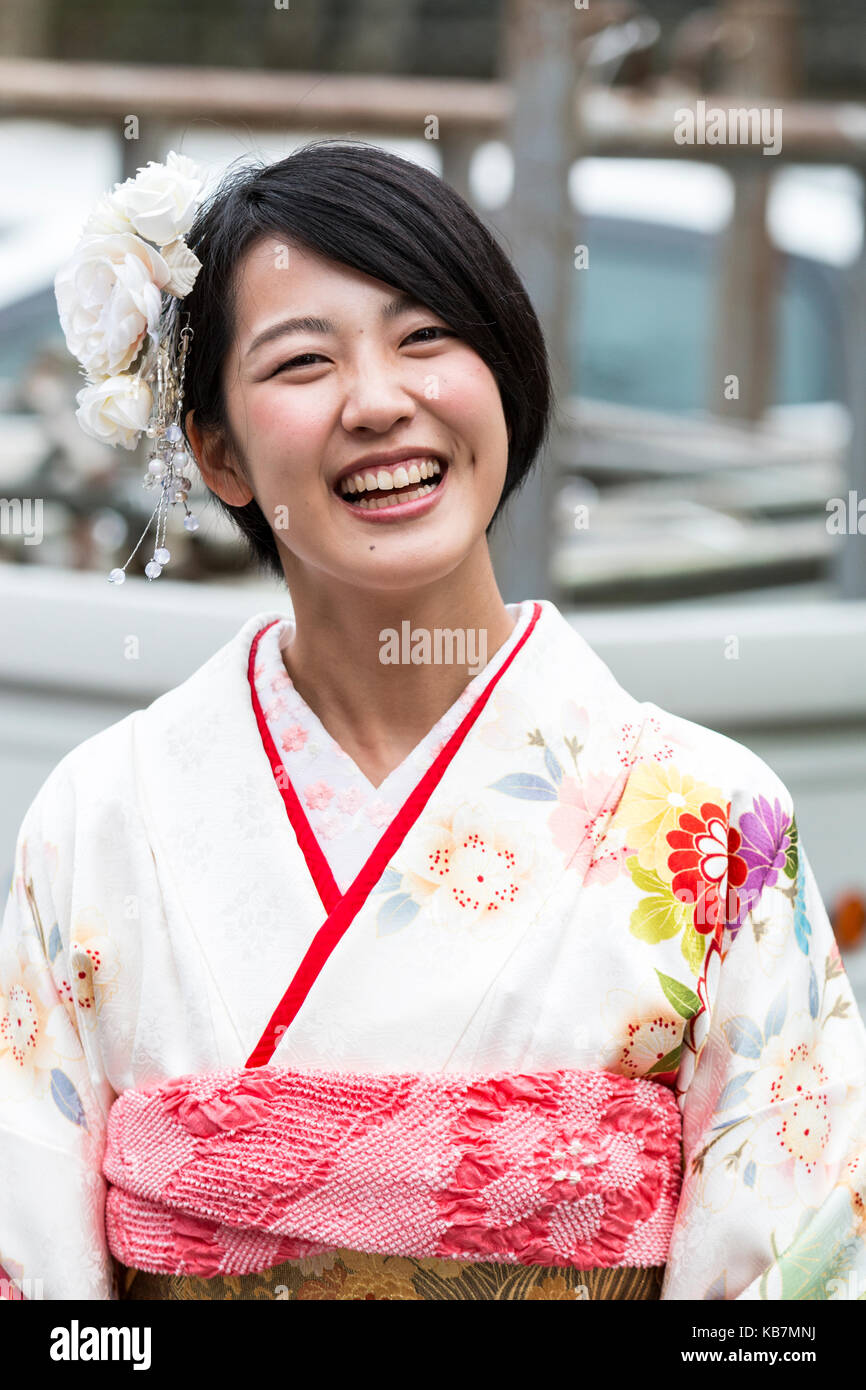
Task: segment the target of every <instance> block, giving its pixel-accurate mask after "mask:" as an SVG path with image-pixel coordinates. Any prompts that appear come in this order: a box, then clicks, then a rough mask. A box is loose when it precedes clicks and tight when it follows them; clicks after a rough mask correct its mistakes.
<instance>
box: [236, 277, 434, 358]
mask: <svg viewBox="0 0 866 1390" xmlns="http://www.w3.org/2000/svg"><path fill="white" fill-rule="evenodd" d="M414 309H421V310H425V311H427V306H426V304H422V303H421V301H420V300H418V299H416V298H415V297H414V295H411V294H406V293H405V292H403V291H401V293H400V294H398V295H395V297H394V298H393V299H389V300H388V303H387V304H385V305H383V307H382V319H383V321H384V322H386V323H387V322H388V321H389V320H390V319H396V318H399V316H400V315H401V314H406V313H409V312H410V310H414ZM427 312H429V311H427ZM336 332H337V325H336V324H335V323H334V322H333V321H332V320H331V319H319V318H313V317H311V316H309V315H307V316H305V317H303V318H297V319H284V320H283V321H282V322H281V323H273V324H271V326H270V328H265V329H264V330H263V331H262V332H261V333H257V334H256V336H255V338H253V341H252V342H251V343H250V345H249V347H248V348H247V354H246V355H247V357H249V356H250V355H251V353H253V352H255V351H256V350H257V349H258V348H260V347H264V345H265V343H271V342H273V340H274V339H275V338H283V337H286V336H287V335H288V334H289V333H336Z"/></svg>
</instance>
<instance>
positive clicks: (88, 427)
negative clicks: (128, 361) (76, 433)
mask: <svg viewBox="0 0 866 1390" xmlns="http://www.w3.org/2000/svg"><path fill="white" fill-rule="evenodd" d="M76 400H77V401H78V409H77V410H76V412H75V414H76V417H77V419H78V423H79V424H80V426H81V428H82V429H83V430H84V432H85V434H89V435H91V436H92V437H93V438H94V439H98V440H100V441H101V442H102V443H103V444H121V445H122V446H123V448H124V449H134V448H135V446H136V444H137V443H138V439H139V435H140V434H141V431H142V430H143V429H146V428H147V422H148V420H149V419H150V412H151V410H152V408H153V396H152V394H151V390H150V387H149V386H148V384H147V382H146V381H140V380H139V378H138V377H135V376H110V377H107V378H106V380H105V381H99V382H96V383H94V384H92V385H90V386H85V387H84V390H83V391H79V392H78V395H77V396H76Z"/></svg>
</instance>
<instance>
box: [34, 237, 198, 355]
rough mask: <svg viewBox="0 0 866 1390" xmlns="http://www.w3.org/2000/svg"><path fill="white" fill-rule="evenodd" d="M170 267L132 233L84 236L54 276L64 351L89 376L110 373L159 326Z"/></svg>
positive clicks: (157, 253)
mask: <svg viewBox="0 0 866 1390" xmlns="http://www.w3.org/2000/svg"><path fill="white" fill-rule="evenodd" d="M170 278H171V272H170V270H169V268H168V266H167V265H166V263H165V261H164V260H163V258H162V256H161V255H160V254H159V252H158V251H156V250H154V248H153V247H152V246H148V245H147V243H146V242H144V241H142V240H141V238H140V237H137V236H133V235H132V234H131V233H126V234H124V233H118V234H117V235H115V236H99V235H91V236H86V237H84V238H83V239H82V240H81V241H80V242H79V243H78V246H77V247H76V249H75V251H74V252H73V254H72V256H71V258H70V259H69V260H68V261H67V262H66V264H65V265H63V266H61V268H60V270H59V271H58V272H57V275H56V277H55V280H54V293H55V295H56V298H57V307H58V309H59V311H60V324H61V327H62V329H63V332H64V333H65V335H66V343H67V346H68V348H69V351H70V352H71V353H72V354H73V356H74V357H77V358H78V360H79V362H80V363H81V365H82V366H83V367H84V369H85V371H86V372H87V374H88V375H89V376H94V377H100V376H115V375H117V374H118V373H119V372H123V371H125V370H126V368H127V367H128V366H129V365H130V363H132V362H133V361H134V360H135V357H136V355H137V353H138V350H139V348H140V347H141V344H142V342H143V340H144V337H145V334H146V333H151V334H155V333H156V331H157V328H158V325H159V311H160V306H161V302H162V300H161V294H160V291H161V290H162V289H164V288H165V286H166V285H167V284H168V282H169V280H170Z"/></svg>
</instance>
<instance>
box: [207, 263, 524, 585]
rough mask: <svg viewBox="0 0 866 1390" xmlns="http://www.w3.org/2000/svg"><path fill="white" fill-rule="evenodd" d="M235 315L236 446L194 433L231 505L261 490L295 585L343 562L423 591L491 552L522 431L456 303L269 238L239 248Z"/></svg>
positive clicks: (363, 581) (229, 365) (331, 573)
mask: <svg viewBox="0 0 866 1390" xmlns="http://www.w3.org/2000/svg"><path fill="white" fill-rule="evenodd" d="M234 329H235V333H234V341H233V344H232V347H231V349H230V351H229V353H228V355H227V360H226V362H225V366H224V372H223V389H224V392H225V404H226V416H227V419H228V423H229V429H230V433H231V436H232V439H233V441H234V445H235V449H234V450H233V449H232V447H231V443H230V442H227V441H225V440H223V439H221V438H218V437H217V436H215V435H214V436H211V435H208V436H202V434H201V433H200V432H199V431H198V430H197V428H196V426H195V422H194V420H193V419H191V420H190V421H189V422H188V433H189V437H190V439H191V442H192V444H193V448H194V449H195V452H196V456H197V458H198V460H199V464H200V468H201V472H202V475H203V476H204V478H205V481H206V482H207V483H208V486H209V487H211V488H212V489H213V491H214V492H216V493H217V494H218V495H219V496H220V497H222V499H223V500H224V501H225V502H227V503H229V504H230V505H232V506H243V505H245V504H246V503H247V502H249V501H250V500H251V499H252V498H253V497H255V500H256V501H257V502H258V504H259V506H260V508H261V510H262V512H263V514H264V516H265V517H266V519H267V521H268V523H269V525H270V526H271V528H272V530H273V532H274V536H275V539H276V542H277V545H278V548H279V551H280V556H281V559H282V562H283V567H284V570H285V573H286V579H287V582H288V583H289V586H290V588H292V586H293V584H299V585H300V584H302V583H303V582H304V581H305V580H307V581H311V580H315V581H316V582H317V583H321V582H323V581H324V579H325V577H326V576H328V577H330V579H332V580H334V581H336V582H337V583H338V584H345V585H348V586H351V588H352V589H355V590H356V589H358V588H359V587H360V588H366V589H371V590H379V591H392V592H397V591H408V590H412V589H416V588H420V587H422V586H425V585H428V584H431V583H433V582H435V581H437V580H440V579H442V578H443V577H444V576H445V575H448V574H452V573H453V572H454V571H455V570H456V569H457V568H458V567H459V566H460V565H461V564H463V563H464V562H466V561H467V560H471V558H472V557H473V556H476V557H477V552H478V549H479V547H481V548H483V550H484V552H485V553H486V546H487V541H486V536H485V531H486V528H487V526H488V524H489V522H490V520H491V518H492V516H493V514H494V512H495V510H496V507H497V504H498V502H499V498H500V495H501V493H502V489H503V486H504V483H505V473H506V464H507V457H508V432H507V428H506V422H505V416H504V413H503V409H502V401H501V398H500V394H499V389H498V386H497V384H496V380H495V378H494V376H493V374H492V373H491V371H490V369H489V368H488V367H487V365H486V363H485V362H484V361H483V360H482V359H481V358H480V357H479V356H478V354H477V353H476V352H475V351H474V350H473V349H472V348H470V347H469V346H468V344H466V343H465V342H463V341H462V340H461V339H460V338H458V337H457V336H456V334H455V333H454V332H452V330H451V329H450V327H449V325H448V324H447V323H445V321H444V320H443V319H441V318H439V317H438V316H437V315H436V314H435V313H433V312H431V311H430V310H428V309H426V308H425V307H424V306H423V305H421V304H418V303H416V302H414V301H413V300H412V299H411V298H410V297H409V296H407V295H405V294H404V293H402V292H399V291H395V290H394V289H393V288H392V287H391V286H389V285H386V284H384V283H383V282H382V281H380V280H375V279H372V278H371V277H370V276H367V275H364V274H362V273H361V272H359V271H355V270H352V269H350V268H349V267H348V266H345V265H343V264H341V263H338V262H335V261H331V260H328V259H327V258H325V257H323V256H320V255H319V254H318V253H316V252H313V251H311V250H308V249H307V248H304V247H298V246H295V245H291V246H288V247H287V246H285V245H278V244H277V243H276V241H275V239H273V238H267V239H263V240H262V241H259V242H257V243H256V244H255V245H254V246H253V247H252V248H251V249H250V251H249V252H248V253H247V255H246V256H245V258H244V260H243V261H242V262H241V264H240V267H239V271H238V276H237V281H236V296H235V313H234ZM238 454H239V455H240V457H238ZM395 498H406V499H407V500H405V501H403V500H401V501H395V500H394V499H395ZM470 568H471V566H470Z"/></svg>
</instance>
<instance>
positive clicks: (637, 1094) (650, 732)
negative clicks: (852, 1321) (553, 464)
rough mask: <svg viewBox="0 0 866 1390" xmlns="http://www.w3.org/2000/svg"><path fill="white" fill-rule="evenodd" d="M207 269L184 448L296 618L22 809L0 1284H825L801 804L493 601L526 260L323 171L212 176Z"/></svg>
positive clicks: (465, 221)
mask: <svg viewBox="0 0 866 1390" xmlns="http://www.w3.org/2000/svg"><path fill="white" fill-rule="evenodd" d="M189 244H190V246H191V248H192V250H193V251H194V252H195V254H196V256H197V257H198V258H199V260H200V262H201V269H200V270H199V272H198V276H197V279H196V280H195V284H194V288H193V289H192V290H191V291H190V292H189V293H188V294H186V296H185V297H184V299H183V310H184V313H186V314H188V316H189V324H190V326H191V328H192V339H191V347H190V350H189V353H188V357H187V361H186V379H185V406H184V411H185V416H184V419H185V431H186V436H187V439H188V442H189V446H190V448H191V449H192V451H193V453H194V455H195V458H196V462H197V464H198V466H199V469H200V471H201V474H202V476H203V477H204V479H205V481H206V483H207V485H208V487H209V488H210V489H211V491H212V493H213V494H214V495H215V496H216V497H217V498H218V499H219V501H220V503H221V504H222V505H223V506H224V507H226V508H227V509H228V511H229V512H230V514H231V515H232V517H233V518H234V519H235V520H236V522H237V524H238V526H239V527H240V528H241V530H242V532H243V533H244V535H245V536H246V537H247V539H248V541H249V544H250V546H251V548H252V551H253V552H254V554H255V555H256V557H257V558H258V559H259V560H260V561H261V562H262V563H263V564H264V565H266V566H268V567H269V568H270V569H271V570H272V571H273V572H275V573H276V574H279V575H283V576H284V577H285V581H286V584H287V587H288V590H289V593H290V596H291V607H292V612H293V616H292V618H288V617H286V616H285V614H284V613H281V612H277V611H275V612H266V613H257V614H255V615H254V616H252V617H251V618H250V619H249V621H248V622H247V623H246V624H245V625H244V626H243V627H242V629H241V631H240V632H239V633H238V634H237V636H236V637H234V638H233V639H232V640H231V641H230V642H229V643H228V644H227V645H226V646H225V647H223V648H222V649H221V650H220V651H218V652H217V653H216V654H215V655H214V656H213V657H212V658H211V659H210V660H209V661H208V662H206V664H205V665H204V666H203V667H201V669H200V670H198V671H197V672H196V673H195V674H194V675H193V676H191V677H190V679H189V680H187V681H185V682H184V683H183V684H182V685H181V686H179V687H178V688H177V689H174V690H172V691H169V692H168V693H167V694H166V695H164V696H163V697H162V698H160V699H158V700H156V701H155V702H154V703H153V704H152V705H151V706H150V707H149V708H148V709H145V710H142V711H138V712H137V713H135V714H133V715H131V716H129V717H128V718H126V719H123V720H121V721H120V722H119V723H117V724H115V725H113V726H112V727H111V728H109V729H106V730H105V731H104V732H102V733H100V734H98V735H97V736H96V737H94V738H91V739H89V740H88V741H87V742H86V743H84V744H82V745H81V746H80V747H78V748H76V749H75V750H74V751H73V752H72V753H70V754H69V755H68V756H67V757H65V758H64V759H63V761H62V762H61V763H60V764H59V765H58V767H57V768H56V769H55V770H54V772H53V773H52V774H51V776H50V777H49V778H48V779H47V781H46V782H45V784H44V785H43V787H42V788H41V789H40V791H39V793H38V794H37V796H36V799H35V800H34V802H33V804H32V805H31V807H30V809H29V810H28V812H27V815H26V817H25V820H24V823H23V825H22V828H21V833H20V836H19V840H18V846H17V857H16V866H15V877H14V881H13V885H12V892H11V896H10V900H9V903H8V906H7V911H6V916H5V919H4V923H3V929H2V935H0V947H2V954H0V991H2V992H0V1264H2V1265H3V1267H4V1269H5V1271H6V1273H7V1276H9V1277H10V1278H11V1279H12V1280H16V1281H18V1286H19V1287H22V1288H23V1287H24V1283H25V1281H26V1280H28V1279H32V1280H41V1281H42V1284H43V1292H44V1296H45V1297H48V1298H61V1297H77V1298H97V1299H107V1298H111V1297H151V1298H153V1297H156V1298H228V1297H232V1298H234V1297H241V1298H253V1297H268V1296H270V1297H290V1298H302V1299H303V1298H333V1299H360V1298H367V1297H374V1298H389V1299H437V1298H454V1297H457V1298H469V1299H483V1298H493V1297H496V1298H503V1297H505V1298H575V1297H592V1298H598V1297H607V1298H624V1299H634V1298H659V1297H661V1298H666V1299H684V1298H689V1299H693V1298H694V1299H737V1298H742V1299H755V1298H769V1299H800V1298H815V1297H819V1298H823V1297H834V1296H835V1297H849V1296H851V1295H850V1292H849V1290H850V1287H851V1278H852V1277H854V1278H855V1281H856V1279H857V1278H860V1277H862V1276H863V1275H864V1273H866V1240H864V1230H866V1216H864V1192H866V1172H864V1135H866V1112H864V1099H863V1084H864V1075H866V1032H864V1027H863V1023H862V1021H861V1019H860V1016H859V1014H858V1010H857V1007H856V1004H855V1002H854V999H853V996H852V993H851V990H850V987H849V984H848V981H847V979H846V976H845V974H844V972H843V969H842V966H841V964H840V959H839V953H838V950H837V948H836V946H835V943H834V940H833V935H832V931H831V928H830V925H829V922H828V920H827V916H826V913H825V911H824V908H823V905H822V903H821V900H820V897H819V894H818V891H817V888H816V885H815V880H814V877H813V875H812V872H811V869H810V867H809V864H808V861H807V858H806V855H805V853H804V851H803V846H802V843H799V842H798V836H797V829H796V821H795V814H794V807H793V805H792V802H791V797H790V795H789V793H788V791H787V789H786V787H785V786H784V785H783V784H782V783H781V782H780V780H779V779H778V777H776V776H775V774H774V773H773V772H772V771H771V770H770V769H769V768H768V767H767V766H766V765H765V764H764V763H763V762H762V761H761V760H760V759H758V758H757V757H756V756H755V755H754V754H752V753H751V752H749V751H748V750H747V749H746V748H744V747H742V746H740V745H739V744H737V743H734V742H732V741H731V740H729V739H727V738H724V737H722V736H721V735H719V734H717V733H714V732H712V731H710V730H707V729H704V728H701V727H699V726H697V725H695V724H692V723H689V722H688V721H686V720H683V719H680V718H678V717H675V716H673V715H671V714H668V713H666V712H665V711H663V710H661V709H659V708H657V707H656V706H654V705H652V704H647V703H638V702H636V701H635V700H634V699H632V698H631V697H630V696H629V695H628V694H627V693H626V692H625V691H624V690H622V689H621V688H620V687H619V686H618V684H617V683H616V681H615V680H614V678H613V677H612V675H611V673H610V672H609V671H608V670H607V668H606V667H605V666H604V665H603V663H602V662H601V661H600V660H599V658H598V657H597V656H596V655H595V654H594V653H593V652H592V650H591V649H590V648H589V647H588V646H587V644H586V643H585V642H584V641H583V640H582V639H581V637H580V636H579V634H578V633H577V632H575V631H574V629H573V628H572V627H571V625H570V624H569V623H567V622H566V621H565V619H564V618H563V617H562V615H561V614H560V613H559V612H558V611H557V609H556V608H555V606H554V605H553V604H551V603H550V602H547V601H541V602H536V601H534V600H532V599H527V600H526V601H525V602H522V603H517V604H511V605H506V604H504V603H503V601H502V598H501V596H500V594H499V591H498V589H497V585H496V580H495V577H494V574H493V570H492V567H491V562H490V556H489V551H488V545H487V535H488V532H489V530H490V527H491V525H492V523H493V521H494V520H495V518H496V517H497V516H498V515H499V513H500V512H501V511H502V509H503V507H504V505H505V503H506V502H507V499H508V498H509V496H510V495H511V494H512V493H513V492H514V490H515V489H516V488H518V487H519V486H521V485H526V486H531V485H532V483H531V473H530V470H531V467H532V464H533V461H534V459H535V457H536V454H537V453H538V450H539V447H540V445H541V442H542V440H543V437H544V434H545V430H546V427H547V421H548V413H549V409H550V388H549V383H548V375H547V366H546V358H545V350H544V344H543V341H542V337H541V333H540V330H539V326H538V323H537V321H536V318H535V315H534V313H533V311H532V308H531V306H530V304H529V301H528V299H527V296H526V294H525V291H524V289H523V287H522V285H521V284H520V281H519V279H518V277H517V275H516V274H515V271H514V269H513V268H512V266H511V265H510V263H509V261H508V259H507V258H506V256H505V255H504V254H503V252H502V250H501V249H500V247H499V246H498V245H497V243H496V242H495V241H494V240H493V239H492V238H491V236H490V235H489V233H488V232H487V231H486V230H485V228H484V227H483V225H482V224H481V223H480V222H479V220H478V219H477V218H476V216H475V215H474V213H473V212H472V211H471V209H470V208H469V207H468V206H467V205H466V204H465V203H464V202H463V201H462V200H461V199H460V198H459V197H458V196H457V195H456V194H455V193H454V192H453V191H452V190H451V189H449V188H448V187H447V186H446V185H444V184H443V183H442V182H441V181H440V180H439V179H437V178H435V177H434V176H433V175H431V174H429V173H427V172H425V171H424V170H423V169H421V168H419V167H417V166H416V165H414V164H411V163H408V162H406V161H404V160H401V159H398V158H396V157H395V156H393V155H390V154H387V153H385V152H383V151H381V150H378V149H375V148H371V147H367V146H364V145H359V144H347V143H334V142H324V143H319V144H313V145H309V146H306V147H304V148H303V149H301V150H299V151H298V152H297V153H295V154H293V155H292V156H290V157H289V158H288V159H285V160H283V161H281V162H280V163H278V164H274V165H272V166H270V167H267V168H261V169H257V170H252V171H245V172H244V173H242V174H240V175H236V176H234V177H233V178H232V179H230V180H229V181H228V182H226V183H225V184H224V185H223V187H222V188H221V189H220V190H219V192H218V193H217V194H216V196H215V197H214V198H213V199H212V200H211V201H210V203H209V204H208V205H207V206H206V207H205V208H204V209H203V210H202V211H201V212H200V213H199V214H198V216H197V218H196V221H195V223H194V225H193V227H192V230H191V232H190V236H189ZM169 260H171V257H169ZM177 260H178V256H177V254H176V251H175V253H174V262H175V263H177ZM154 274H156V272H154ZM157 572H158V569H157Z"/></svg>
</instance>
